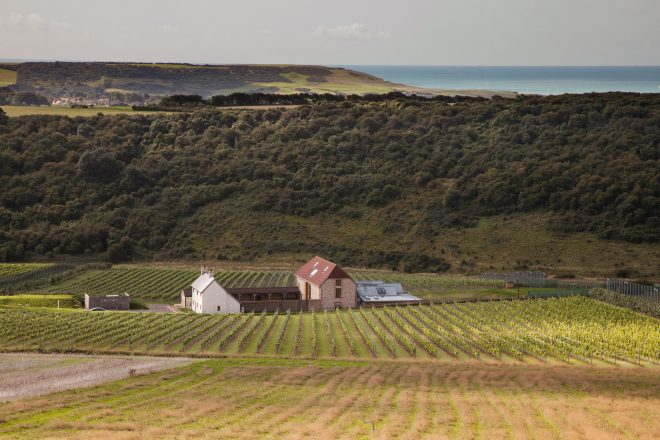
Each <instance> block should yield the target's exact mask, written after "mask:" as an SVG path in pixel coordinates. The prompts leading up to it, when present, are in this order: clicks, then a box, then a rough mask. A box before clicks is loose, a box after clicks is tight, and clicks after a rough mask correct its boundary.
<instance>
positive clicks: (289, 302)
mask: <svg viewBox="0 0 660 440" xmlns="http://www.w3.org/2000/svg"><path fill="white" fill-rule="evenodd" d="M241 309H243V312H245V313H248V312H255V313H261V312H263V311H264V310H266V312H269V313H272V312H274V311H275V310H277V311H278V312H280V313H281V312H286V311H287V310H291V311H292V312H301V311H302V312H309V311H311V310H317V311H318V310H321V300H319V299H283V300H273V301H242V302H241Z"/></svg>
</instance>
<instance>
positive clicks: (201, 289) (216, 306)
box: [190, 273, 241, 313]
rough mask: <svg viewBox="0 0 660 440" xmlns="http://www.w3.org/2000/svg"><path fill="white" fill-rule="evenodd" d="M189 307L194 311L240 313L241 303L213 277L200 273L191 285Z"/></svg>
mask: <svg viewBox="0 0 660 440" xmlns="http://www.w3.org/2000/svg"><path fill="white" fill-rule="evenodd" d="M191 289H192V298H191V301H190V308H191V309H192V311H193V312H195V313H240V312H241V304H240V303H239V302H238V301H237V300H236V298H234V297H233V296H232V295H230V294H229V293H227V291H226V290H225V289H224V288H223V287H222V286H221V285H220V284H219V283H218V282H217V281H216V280H215V278H213V274H210V273H202V274H201V275H200V276H199V277H198V278H197V279H196V280H195V281H193V283H192V285H191Z"/></svg>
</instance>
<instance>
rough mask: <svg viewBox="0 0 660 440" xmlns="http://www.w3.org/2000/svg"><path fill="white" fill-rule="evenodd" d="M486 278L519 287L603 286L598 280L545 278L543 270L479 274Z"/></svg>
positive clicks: (578, 287) (585, 287) (563, 287)
mask: <svg viewBox="0 0 660 440" xmlns="http://www.w3.org/2000/svg"><path fill="white" fill-rule="evenodd" d="M479 278H481V279H486V280H502V281H507V282H511V283H515V284H517V285H518V286H521V287H538V288H541V287H553V288H559V289H567V290H575V289H593V288H595V287H605V282H599V281H576V280H559V279H556V278H553V279H550V278H546V274H545V272H486V273H482V274H481V275H479Z"/></svg>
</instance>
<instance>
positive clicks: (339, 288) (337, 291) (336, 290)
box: [335, 287, 341, 298]
mask: <svg viewBox="0 0 660 440" xmlns="http://www.w3.org/2000/svg"><path fill="white" fill-rule="evenodd" d="M335 298H341V287H335Z"/></svg>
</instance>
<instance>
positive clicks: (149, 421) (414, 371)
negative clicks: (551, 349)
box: [0, 359, 660, 440]
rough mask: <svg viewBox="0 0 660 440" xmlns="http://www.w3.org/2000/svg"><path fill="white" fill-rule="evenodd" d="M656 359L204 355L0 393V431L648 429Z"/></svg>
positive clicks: (415, 433)
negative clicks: (142, 371)
mask: <svg viewBox="0 0 660 440" xmlns="http://www.w3.org/2000/svg"><path fill="white" fill-rule="evenodd" d="M658 396H660V380H659V376H658V373H657V369H648V368H632V369H626V368H608V367H604V368H591V367H584V366H581V367H579V366H573V365H572V366H545V365H543V366H527V367H526V368H511V366H508V365H501V364H500V365H485V364H483V363H480V362H462V363H448V364H431V363H423V362H410V361H406V362H384V361H372V362H347V361H319V360H317V361H307V360H305V361H295V360H277V359H264V360H241V359H217V360H205V361H203V362H197V363H193V364H190V365H188V366H183V367H180V368H176V369H173V370H166V371H161V372H157V373H153V374H149V375H145V376H137V377H130V378H127V379H124V380H121V381H116V382H110V383H106V384H102V385H98V386H95V387H93V388H87V389H82V390H72V391H66V392H62V393H58V394H53V395H49V396H44V397H39V398H33V399H30V400H25V401H17V402H9V403H5V404H0V420H3V423H1V424H0V436H2V437H6V438H21V439H24V438H44V437H48V438H125V439H137V438H239V437H240V438H245V439H260V438H341V439H352V438H363V439H369V438H374V439H387V438H402V439H424V438H450V439H453V438H456V439H468V438H474V439H478V438H487V439H507V438H516V439H518V438H540V439H554V438H558V439H563V438H568V439H570V438H589V439H620V438H630V439H641V440H644V439H656V438H658V437H659V436H660V429H659V426H658V424H657V418H656V415H657V414H658V412H659V411H660V398H659V397H658Z"/></svg>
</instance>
